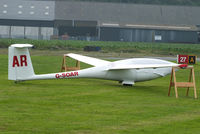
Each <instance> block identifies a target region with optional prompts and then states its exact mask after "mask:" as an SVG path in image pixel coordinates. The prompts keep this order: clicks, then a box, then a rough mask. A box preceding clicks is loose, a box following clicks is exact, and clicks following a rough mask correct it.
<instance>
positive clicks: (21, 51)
mask: <svg viewBox="0 0 200 134" xmlns="http://www.w3.org/2000/svg"><path fill="white" fill-rule="evenodd" d="M31 47H33V45H31V44H13V45H11V46H10V47H9V49H8V79H9V80H15V81H21V80H28V79H30V78H32V77H34V75H35V73H34V70H33V66H32V62H31V57H30V54H29V50H28V48H31Z"/></svg>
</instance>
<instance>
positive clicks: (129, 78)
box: [8, 44, 180, 85]
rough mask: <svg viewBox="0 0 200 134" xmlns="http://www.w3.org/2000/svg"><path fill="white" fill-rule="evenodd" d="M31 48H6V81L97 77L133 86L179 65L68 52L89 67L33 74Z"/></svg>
mask: <svg viewBox="0 0 200 134" xmlns="http://www.w3.org/2000/svg"><path fill="white" fill-rule="evenodd" d="M31 47H33V45H31V44H13V45H11V46H10V47H9V66H8V79H9V80H14V81H25V80H44V79H69V78H97V79H106V80H115V81H119V82H120V83H122V84H123V85H133V84H134V83H135V82H140V81H147V80H152V79H155V78H159V77H163V76H166V75H167V74H170V73H171V69H172V67H175V66H180V65H179V64H176V63H172V62H169V61H165V60H160V59H150V58H132V59H126V60H119V61H114V62H110V61H105V60H101V59H97V58H92V57H87V56H82V55H78V54H72V53H70V54H68V56H69V57H71V58H73V59H76V60H79V61H81V62H84V63H87V64H90V65H92V66H93V67H90V68H87V69H82V70H77V71H70V72H58V73H50V74H35V73H34V69H33V66H32V62H31V57H30V54H29V50H28V48H31Z"/></svg>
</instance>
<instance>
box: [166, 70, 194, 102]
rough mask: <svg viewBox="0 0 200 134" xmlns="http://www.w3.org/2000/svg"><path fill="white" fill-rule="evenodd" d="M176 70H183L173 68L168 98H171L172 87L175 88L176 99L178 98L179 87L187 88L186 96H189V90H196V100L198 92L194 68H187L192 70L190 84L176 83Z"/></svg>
mask: <svg viewBox="0 0 200 134" xmlns="http://www.w3.org/2000/svg"><path fill="white" fill-rule="evenodd" d="M176 69H181V68H180V67H172V72H171V79H170V85H169V91H168V96H170V91H171V87H174V90H175V94H176V98H178V90H177V88H178V87H186V88H187V90H186V96H188V93H189V88H190V87H193V88H194V98H195V99H196V98H197V91H196V83H195V75H194V68H193V66H191V67H187V68H186V69H190V75H189V81H188V82H176V73H175V71H176ZM173 79H174V80H173ZM191 80H192V81H191Z"/></svg>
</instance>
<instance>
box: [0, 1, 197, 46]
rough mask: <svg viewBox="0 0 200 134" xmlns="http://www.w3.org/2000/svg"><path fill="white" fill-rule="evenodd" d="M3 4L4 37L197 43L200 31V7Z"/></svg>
mask: <svg viewBox="0 0 200 134" xmlns="http://www.w3.org/2000/svg"><path fill="white" fill-rule="evenodd" d="M0 7H1V8H0V37H1V38H31V39H80V40H102V41H134V42H178V43H197V42H198V38H199V33H200V32H199V28H198V26H199V25H200V24H199V23H200V14H199V12H200V7H191V6H190V7H189V6H159V5H137V4H124V3H102V2H69V1H53V0H51V1H45V0H43V1H40V0H37V1H36V0H16V1H15V2H13V1H12V0H1V1H0ZM65 35H67V36H68V38H65V37H66V36H65ZM62 37H64V38H62Z"/></svg>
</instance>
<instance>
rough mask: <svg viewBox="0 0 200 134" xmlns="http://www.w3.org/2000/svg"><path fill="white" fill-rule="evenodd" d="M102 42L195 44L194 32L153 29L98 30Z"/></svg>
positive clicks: (196, 36) (196, 39) (196, 37)
mask: <svg viewBox="0 0 200 134" xmlns="http://www.w3.org/2000/svg"><path fill="white" fill-rule="evenodd" d="M100 33H101V36H100V40H102V41H125V42H171V43H197V42H198V34H197V32H196V31H178V30H155V29H127V28H108V27H102V28H101V29H100Z"/></svg>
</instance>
